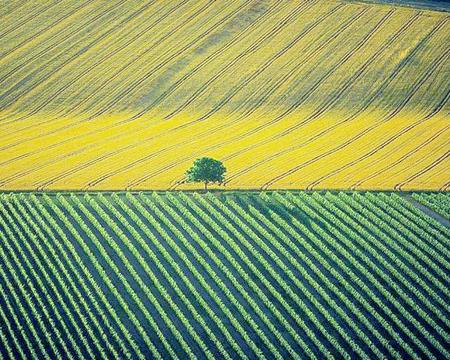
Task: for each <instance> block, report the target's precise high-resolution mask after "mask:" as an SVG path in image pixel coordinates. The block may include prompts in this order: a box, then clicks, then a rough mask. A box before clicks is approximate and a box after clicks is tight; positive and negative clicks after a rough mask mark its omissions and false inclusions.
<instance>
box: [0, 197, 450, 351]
mask: <svg viewBox="0 0 450 360" xmlns="http://www.w3.org/2000/svg"><path fill="white" fill-rule="evenodd" d="M429 196H431V195H430V194H425V195H424V194H416V195H413V198H414V199H416V200H419V201H421V200H422V197H423V198H427V199H429V198H428V197H429ZM439 197H440V199H441V201H442V203H446V204H447V205H448V204H449V200H450V195H449V194H445V195H443V194H441V195H439ZM416 200H414V201H416ZM414 201H413V200H411V199H410V198H409V197H408V198H405V197H401V196H400V195H398V194H394V193H319V192H312V193H305V192H280V193H276V192H266V193H264V192H263V193H259V192H249V193H243V192H240V193H233V192H225V193H206V194H199V193H178V192H172V193H170V192H167V193H139V194H137V193H136V194H131V193H116V194H111V193H104V194H101V193H84V194H82V193H79V194H69V193H49V194H45V193H37V194H33V193H12V194H2V195H0V237H1V240H0V258H1V261H0V358H2V357H3V358H8V359H9V358H11V359H29V358H31V359H83V358H85V359H93V358H96V359H100V358H102V359H113V358H118V359H119V358H130V359H139V358H140V359H144V358H160V359H168V358H178V359H189V358H190V359H195V358H198V359H205V358H209V359H213V358H217V359H237V358H248V359H254V358H266V359H288V358H289V359H291V358H301V359H303V358H316V359H324V358H347V359H356V358H358V359H425V358H426V359H445V358H449V357H450V354H449V346H448V345H449V341H450V316H449V315H450V307H449V303H450V294H449V285H450V272H449V270H450V247H449V241H448V239H449V236H450V228H449V227H447V225H446V220H445V219H444V218H443V217H442V218H441V217H438V216H437V219H440V221H438V220H436V219H433V218H431V217H429V216H428V215H426V214H425V213H424V212H423V211H422V210H419V209H418V208H417V207H416V206H415V205H413V204H414Z"/></svg>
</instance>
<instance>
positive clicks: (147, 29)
mask: <svg viewBox="0 0 450 360" xmlns="http://www.w3.org/2000/svg"><path fill="white" fill-rule="evenodd" d="M189 1H190V0H184V1H182V2H180V3H178V4H177V5H176V6H175V7H173V8H171V9H170V10H169V11H168V12H166V13H165V14H163V15H161V16H160V17H158V19H157V20H156V21H153V22H152V23H151V25H149V26H147V27H146V28H145V29H144V30H142V31H141V32H140V33H138V34H136V35H134V37H133V38H132V40H130V41H129V42H128V43H127V44H124V45H122V46H121V47H119V48H118V49H116V50H114V51H113V52H111V53H107V54H106V55H105V56H104V57H103V58H102V59H100V60H99V61H97V62H96V63H95V64H94V65H93V66H91V67H88V68H87V69H85V70H84V71H83V72H82V73H81V74H79V75H77V77H75V78H74V79H71V80H70V82H68V83H65V84H64V86H62V87H61V88H60V89H58V90H57V92H56V93H55V94H53V95H52V97H50V99H44V102H43V103H42V104H41V105H39V106H38V107H37V108H36V109H34V110H32V111H31V112H29V113H28V114H27V115H25V116H22V117H20V118H18V119H12V120H10V121H9V123H17V122H19V121H23V120H26V119H28V118H29V117H31V116H33V115H35V114H37V113H38V112H39V111H40V110H42V109H43V108H44V107H45V106H47V105H48V104H49V103H51V101H52V100H54V99H55V98H56V97H57V96H58V95H60V94H61V93H62V92H64V91H65V90H66V89H67V88H68V87H70V86H71V85H73V84H74V83H75V82H77V81H78V80H80V79H81V78H82V77H83V76H84V75H86V74H87V73H89V72H91V71H92V70H93V69H94V68H95V67H97V66H99V65H101V64H102V63H103V62H105V61H107V60H108V59H109V58H110V57H112V56H114V55H116V54H117V53H118V52H120V51H122V50H124V49H125V48H126V47H127V46H129V45H130V44H131V43H132V42H135V41H136V40H137V39H138V38H139V37H140V36H142V35H144V34H145V33H146V32H148V31H149V30H151V29H152V28H154V27H155V26H157V25H158V22H159V21H161V20H162V19H163V18H164V17H166V16H168V15H169V14H171V13H172V12H174V11H176V10H177V9H179V8H180V7H181V6H183V5H185V4H186V3H187V2H189ZM154 4H156V2H154V3H152V4H149V5H150V6H152V5H154ZM147 10H148V7H147ZM139 15H141V14H137V15H136V16H139ZM112 45H114V44H113V43H110V44H109V45H108V46H106V47H105V48H109V47H110V46H112ZM55 119H57V117H54V118H51V119H49V120H46V121H43V122H40V123H39V124H32V125H30V126H28V127H25V128H22V129H20V130H17V131H16V132H20V131H22V130H24V129H28V128H31V127H35V126H40V125H43V124H46V123H49V122H51V121H53V120H55ZM4 123H5V122H2V123H1V124H0V125H2V124H4ZM64 129H66V128H63V130H64ZM13 133H14V132H13ZM10 134H11V133H10ZM10 134H8V135H10Z"/></svg>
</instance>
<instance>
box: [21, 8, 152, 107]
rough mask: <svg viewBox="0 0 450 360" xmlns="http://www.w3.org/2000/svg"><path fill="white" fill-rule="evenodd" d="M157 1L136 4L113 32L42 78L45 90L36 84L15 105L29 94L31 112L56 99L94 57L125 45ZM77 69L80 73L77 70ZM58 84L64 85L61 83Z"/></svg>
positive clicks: (86, 69)
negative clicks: (45, 78)
mask: <svg viewBox="0 0 450 360" xmlns="http://www.w3.org/2000/svg"><path fill="white" fill-rule="evenodd" d="M159 4H161V3H160V2H148V3H146V4H144V5H143V6H141V7H138V8H136V9H135V10H134V11H133V12H132V13H131V14H129V15H128V16H127V18H125V19H122V20H123V21H121V22H120V23H119V24H118V25H119V26H117V27H116V28H115V30H114V32H111V33H109V34H108V35H107V36H105V37H103V38H101V40H100V41H98V42H96V43H95V44H94V45H93V46H90V47H89V48H88V49H86V51H84V52H83V53H82V54H81V55H80V56H78V57H77V58H75V59H74V60H73V61H72V62H70V63H68V64H67V65H66V66H64V67H63V68H62V69H61V71H60V72H59V73H58V74H56V76H55V75H52V76H51V77H49V79H48V80H47V81H46V82H43V83H42V84H41V86H45V87H46V92H45V93H42V92H40V91H39V88H36V89H34V90H33V91H31V92H30V93H28V94H27V96H25V97H22V98H21V99H20V101H18V102H16V105H15V106H16V107H23V108H26V107H27V103H28V102H29V99H30V98H32V99H33V102H32V103H31V105H33V107H32V108H31V109H30V110H29V111H30V112H32V113H34V112H36V111H41V110H42V109H45V108H47V107H48V105H49V104H51V103H52V101H57V102H58V98H59V96H60V94H61V93H64V91H65V90H66V89H67V88H69V86H70V85H72V83H73V82H75V81H77V80H79V78H81V77H82V76H84V75H85V74H87V73H88V72H89V71H91V69H92V68H93V66H91V64H92V65H95V66H97V63H98V62H99V61H97V58H100V59H101V60H102V61H103V62H104V61H106V60H108V59H109V58H110V57H112V54H113V51H114V50H115V48H116V47H119V46H121V47H122V48H124V47H126V45H127V44H126V43H125V45H123V42H124V41H125V42H126V41H128V39H127V36H128V35H129V33H130V32H132V31H139V30H141V28H142V27H144V25H145V22H146V21H148V20H150V19H151V17H152V16H154V15H155V14H157V13H158V11H159V10H160V9H157V8H156V9H155V6H156V5H159ZM149 17H150V19H149ZM119 49H121V48H119ZM96 61H97V63H96ZM100 63H101V62H100ZM87 65H89V66H87ZM80 71H81V74H78V72H80ZM61 84H63V85H64V86H62V87H61ZM55 87H56V89H55ZM55 90H56V91H55ZM41 95H42V96H41ZM40 98H41V99H40ZM36 102H37V104H36ZM28 107H29V106H28Z"/></svg>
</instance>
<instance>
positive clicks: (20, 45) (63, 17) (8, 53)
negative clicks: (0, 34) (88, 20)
mask: <svg viewBox="0 0 450 360" xmlns="http://www.w3.org/2000/svg"><path fill="white" fill-rule="evenodd" d="M93 2H94V0H87V1H86V2H84V3H82V4H81V5H79V6H77V7H76V8H75V9H73V10H72V11H70V12H69V13H67V14H65V15H63V16H62V17H60V18H59V19H57V20H56V21H54V22H52V23H51V24H50V25H48V26H46V27H44V28H42V29H41V30H39V31H38V32H37V33H35V34H33V35H32V36H30V37H29V38H27V39H25V40H23V41H21V42H20V43H19V44H17V45H15V46H14V47H12V48H11V49H9V50H7V51H5V52H4V53H2V54H0V57H1V58H2V60H4V59H5V58H6V57H8V56H9V55H11V54H12V53H13V52H15V51H16V50H18V49H19V48H21V47H22V46H24V45H26V44H27V43H29V42H30V41H32V40H35V39H36V38H37V37H39V36H40V35H42V34H44V33H45V32H47V31H48V30H50V29H52V28H53V27H55V26H56V25H58V24H60V23H62V22H63V21H64V20H67V19H68V18H70V17H71V16H72V15H74V14H76V13H77V12H78V11H79V10H81V9H83V8H84V7H85V6H86V5H88V4H92V3H93Z"/></svg>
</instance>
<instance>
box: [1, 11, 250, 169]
mask: <svg viewBox="0 0 450 360" xmlns="http://www.w3.org/2000/svg"><path fill="white" fill-rule="evenodd" d="M241 9H242V8H241V7H240V8H239V9H237V10H236V11H235V12H234V13H233V15H236V14H237V13H238V12H239V11H240V10H241ZM221 23H222V20H221V21H219V22H217V23H215V24H214V25H212V26H211V27H210V29H208V30H207V31H208V32H209V31H210V30H211V29H216V28H217V26H218V24H221ZM203 34H204V33H203ZM203 34H202V35H200V36H199V37H198V38H201V37H202V36H203ZM49 121H52V120H48V121H46V122H49ZM130 121H132V120H130V119H125V120H122V121H119V122H118V123H116V124H114V125H110V126H107V127H105V128H102V129H99V130H94V131H91V132H88V133H84V134H81V135H78V136H76V137H74V138H71V139H68V140H65V141H63V142H60V143H58V144H52V145H50V146H48V147H46V148H41V149H37V150H35V151H33V152H29V153H27V154H22V155H21V156H19V157H16V158H14V159H15V160H18V159H21V158H24V157H26V156H28V155H33V154H37V153H39V152H41V151H44V150H48V149H51V148H52V147H55V146H57V145H61V144H63V143H67V142H68V141H71V140H75V139H77V138H81V137H84V136H86V135H92V134H95V133H97V132H102V131H105V130H109V129H111V128H113V127H115V126H117V125H122V124H124V123H127V122H130ZM38 125H42V123H40V124H38ZM38 125H31V126H29V127H28V128H32V127H35V126H38ZM77 125H78V123H75V124H70V125H66V126H64V127H62V128H59V129H55V130H53V131H50V132H47V133H45V134H38V135H36V136H34V137H31V138H28V139H25V141H30V140H34V139H37V138H40V137H42V136H46V135H51V134H54V133H57V132H59V131H62V130H66V129H69V128H71V127H74V126H77ZM21 130H23V129H21ZM21 130H20V131H21ZM13 134H14V132H13ZM125 134H128V132H127V133H124V135H125ZM10 135H11V133H8V136H10ZM23 141H24V140H23V139H21V140H20V141H18V142H16V143H13V144H9V145H5V146H3V147H1V148H0V150H6V149H9V148H11V147H14V146H16V145H19V144H21V143H23ZM8 162H10V161H7V162H3V163H0V165H4V164H6V163H8Z"/></svg>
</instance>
